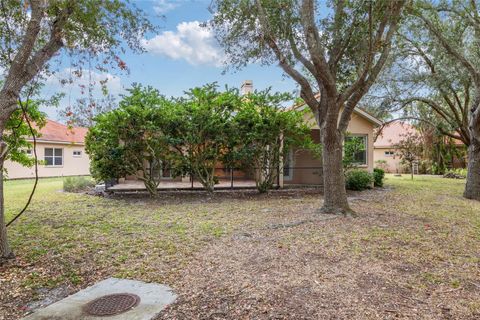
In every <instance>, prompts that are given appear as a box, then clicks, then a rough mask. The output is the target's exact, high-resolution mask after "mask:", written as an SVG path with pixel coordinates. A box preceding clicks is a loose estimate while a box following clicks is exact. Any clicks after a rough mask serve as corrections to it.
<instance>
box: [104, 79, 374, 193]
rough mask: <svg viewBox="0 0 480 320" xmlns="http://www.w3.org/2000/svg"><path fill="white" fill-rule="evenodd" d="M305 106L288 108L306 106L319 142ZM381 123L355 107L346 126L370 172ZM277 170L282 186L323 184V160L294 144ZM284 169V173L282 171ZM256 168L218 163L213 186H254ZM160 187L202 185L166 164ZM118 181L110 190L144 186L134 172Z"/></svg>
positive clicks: (247, 85) (246, 89)
mask: <svg viewBox="0 0 480 320" xmlns="http://www.w3.org/2000/svg"><path fill="white" fill-rule="evenodd" d="M252 91H253V83H252V81H251V80H246V81H244V82H243V84H242V86H241V93H242V94H243V95H247V94H248V93H250V92H252ZM307 108H308V107H306V106H305V105H295V106H293V107H291V108H290V109H294V110H298V111H302V110H307V112H305V115H304V121H305V122H306V123H307V124H308V125H309V127H310V128H311V131H310V134H311V136H312V138H313V141H314V142H315V143H320V130H319V127H318V125H317V124H316V122H315V120H314V118H313V114H312V113H311V112H308V109H307ZM381 124H382V123H381V121H380V120H378V119H376V118H375V117H373V116H372V115H370V114H368V113H367V112H365V111H363V110H361V109H358V108H357V109H355V111H354V114H353V115H352V119H351V120H350V123H349V126H348V132H349V133H350V136H358V137H361V138H363V142H364V143H363V144H364V146H365V149H364V150H363V151H362V152H359V153H358V154H357V155H356V158H357V160H358V161H357V162H358V163H357V166H358V167H359V168H363V169H365V170H368V171H370V172H372V171H373V167H374V162H373V137H374V131H375V128H377V127H378V126H380V125H381ZM347 139H348V137H347ZM278 172H279V173H280V175H279V177H278V179H277V183H278V186H279V187H283V186H289V185H290V186H294V185H297V186H307V185H310V186H322V185H323V176H322V160H321V158H320V157H317V156H315V155H314V154H313V153H312V152H311V151H309V150H303V149H300V148H295V147H293V148H292V149H291V150H290V152H289V154H288V155H287V157H286V158H285V159H283V161H281V162H280V167H279V168H278ZM282 173H283V174H282ZM255 174H258V172H257V173H256V172H254V171H253V172H252V171H250V172H245V171H243V170H239V169H235V170H231V169H229V168H224V166H223V165H222V164H221V163H219V164H218V166H217V169H216V170H215V175H216V176H217V177H218V178H219V183H218V184H217V185H216V186H215V188H217V189H221V188H231V187H234V188H252V187H255V182H254V176H255ZM160 180H161V181H160V183H159V185H158V188H159V189H201V185H200V184H199V182H198V181H197V180H196V179H193V181H192V179H191V177H189V176H183V177H172V175H171V170H170V169H169V168H165V169H162V170H161V172H160ZM118 182H119V183H118V184H116V185H114V186H111V187H109V190H110V191H113V192H115V191H135V190H144V189H145V186H144V185H143V182H141V181H140V180H138V179H137V178H136V177H135V176H127V177H125V178H121V179H119V181H118Z"/></svg>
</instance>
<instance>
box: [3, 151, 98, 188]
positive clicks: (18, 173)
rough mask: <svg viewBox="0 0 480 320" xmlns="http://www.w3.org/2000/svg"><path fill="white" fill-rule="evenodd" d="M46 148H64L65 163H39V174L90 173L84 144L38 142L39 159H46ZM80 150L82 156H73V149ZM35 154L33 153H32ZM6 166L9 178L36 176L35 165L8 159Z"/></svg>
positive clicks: (50, 175) (76, 174)
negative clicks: (47, 164)
mask: <svg viewBox="0 0 480 320" xmlns="http://www.w3.org/2000/svg"><path fill="white" fill-rule="evenodd" d="M45 148H61V149H63V165H62V166H45V165H43V164H40V165H38V176H39V177H41V178H44V177H60V176H80V175H89V174H90V171H89V166H90V160H89V158H88V155H87V154H86V153H85V147H84V146H83V145H72V144H59V143H47V142H37V156H38V159H39V160H43V159H44V155H45ZM74 150H75V151H76V150H79V151H81V152H82V154H81V156H80V157H75V156H73V151H74ZM32 156H33V153H32ZM5 168H6V169H7V176H8V179H20V178H34V177H35V170H34V167H32V168H27V167H23V166H21V165H20V164H18V163H15V162H11V161H6V162H5Z"/></svg>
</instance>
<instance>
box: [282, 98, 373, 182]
mask: <svg viewBox="0 0 480 320" xmlns="http://www.w3.org/2000/svg"><path fill="white" fill-rule="evenodd" d="M293 108H294V109H295V110H305V109H307V110H308V106H306V105H297V106H295V107H293ZM304 120H305V122H306V123H307V124H308V126H309V127H310V128H311V135H312V138H313V140H314V141H315V142H316V143H320V128H319V127H318V125H317V123H316V121H315V118H314V116H313V113H312V112H311V111H307V112H306V113H305V115H304ZM381 124H382V122H381V121H380V120H378V119H377V118H375V117H374V116H372V115H371V114H369V113H368V112H366V111H364V110H363V109H361V108H355V109H354V111H353V114H352V117H351V119H350V122H349V124H348V128H347V133H348V135H347V137H346V139H348V138H349V137H352V136H354V137H361V138H362V139H363V145H364V147H365V148H364V150H363V151H361V152H359V153H358V154H356V155H355V158H356V166H357V167H358V168H360V169H365V170H367V171H369V172H372V171H373V168H374V156H373V141H374V132H375V129H376V128H377V127H379V126H380V125H381ZM283 171H284V174H283V182H284V184H306V185H308V184H319V185H320V184H323V181H322V179H323V178H322V160H321V159H319V158H318V157H316V156H314V155H313V154H312V153H311V152H310V151H308V150H302V149H295V148H293V149H292V150H290V154H289V155H288V158H287V159H285V161H284V170H283Z"/></svg>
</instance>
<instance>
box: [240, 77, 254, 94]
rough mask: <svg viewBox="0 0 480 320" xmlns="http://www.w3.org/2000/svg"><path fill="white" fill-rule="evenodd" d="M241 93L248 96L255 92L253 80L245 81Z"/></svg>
mask: <svg viewBox="0 0 480 320" xmlns="http://www.w3.org/2000/svg"><path fill="white" fill-rule="evenodd" d="M240 92H241V93H242V94H243V95H247V94H249V93H251V92H253V81H252V80H245V81H243V83H242V86H241V88H240Z"/></svg>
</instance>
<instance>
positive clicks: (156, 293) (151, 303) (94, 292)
mask: <svg viewBox="0 0 480 320" xmlns="http://www.w3.org/2000/svg"><path fill="white" fill-rule="evenodd" d="M114 293H133V294H136V295H137V296H139V297H140V304H139V305H138V306H136V307H135V308H133V309H131V310H129V311H127V312H125V313H122V314H119V315H115V316H107V317H95V316H90V315H86V314H84V312H83V309H82V308H83V306H84V305H85V304H87V303H88V302H90V301H92V300H94V299H96V298H98V297H101V296H104V295H107V294H114ZM176 298H177V295H176V294H174V293H173V292H172V290H171V289H170V288H169V287H167V286H165V285H160V284H156V283H145V282H141V281H135V280H127V279H117V278H108V279H106V280H103V281H101V282H99V283H97V284H95V285H93V286H91V287H88V288H86V289H83V290H81V291H79V292H77V293H75V294H73V295H71V296H68V297H66V298H65V299H63V300H60V301H58V302H56V303H54V304H51V305H49V306H48V307H46V308H43V309H38V310H36V311H35V312H34V313H32V314H30V315H28V316H27V317H25V318H23V320H47V319H48V320H79V319H81V320H100V319H103V320H105V319H108V320H150V319H153V318H154V317H155V316H156V315H158V314H159V313H160V311H162V310H163V309H164V308H165V307H166V306H167V305H169V304H170V303H173V302H174V301H175V299H176Z"/></svg>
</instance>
